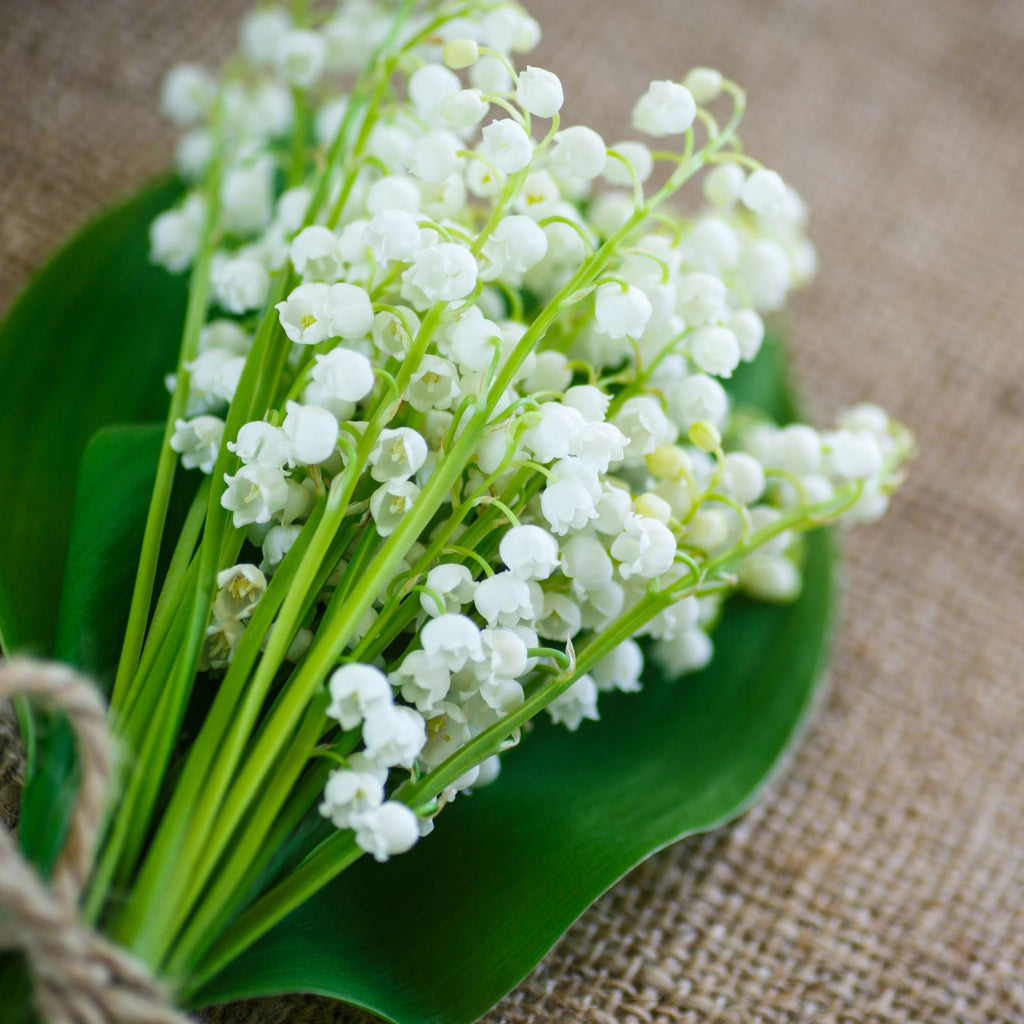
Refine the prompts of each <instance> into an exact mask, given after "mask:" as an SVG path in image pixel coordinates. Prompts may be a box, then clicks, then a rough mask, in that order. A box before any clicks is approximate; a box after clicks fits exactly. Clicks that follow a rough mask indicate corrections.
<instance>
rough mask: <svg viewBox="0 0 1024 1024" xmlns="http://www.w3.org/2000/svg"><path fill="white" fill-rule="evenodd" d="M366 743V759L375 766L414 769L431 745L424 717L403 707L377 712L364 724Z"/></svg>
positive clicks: (383, 708)
mask: <svg viewBox="0 0 1024 1024" xmlns="http://www.w3.org/2000/svg"><path fill="white" fill-rule="evenodd" d="M388 689H389V691H390V684H389V685H388ZM363 742H364V743H365V744H366V756H367V757H368V758H369V759H370V760H371V761H372V762H373V763H374V764H378V765H380V766H381V767H384V768H392V767H395V766H398V765H400V766H401V767H403V768H411V767H412V766H413V764H414V762H415V761H416V757H417V756H418V755H419V752H420V751H421V750H422V749H423V746H424V744H425V743H426V742H427V730H426V725H425V723H424V721H423V716H422V715H420V714H418V713H417V712H415V711H413V709H412V708H407V707H403V706H402V705H394V704H387V705H382V706H380V707H377V708H373V709H372V710H370V711H367V712H366V717H365V719H364V721H363Z"/></svg>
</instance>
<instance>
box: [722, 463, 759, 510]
mask: <svg viewBox="0 0 1024 1024" xmlns="http://www.w3.org/2000/svg"><path fill="white" fill-rule="evenodd" d="M764 484H765V479H764V468H763V467H762V466H761V463H760V462H758V461H757V459H755V458H754V457H753V455H748V454H747V453H746V452H729V453H728V454H727V455H726V456H725V458H724V459H723V460H722V486H723V487H724V488H725V490H726V492H727V493H728V494H729V496H730V497H732V498H735V500H736V501H738V502H739V503H740V504H741V505H753V504H754V503H755V502H757V501H758V499H759V498H760V497H761V495H762V494H764Z"/></svg>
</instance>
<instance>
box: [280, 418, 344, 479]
mask: <svg viewBox="0 0 1024 1024" xmlns="http://www.w3.org/2000/svg"><path fill="white" fill-rule="evenodd" d="M286 410H287V415H286V416H285V418H284V423H282V424H281V428H282V430H284V432H285V434H287V435H288V440H289V441H290V442H291V450H290V453H289V454H290V457H291V461H292V462H293V463H295V464H297V465H300V466H318V465H319V464H320V463H321V462H326V461H327V460H328V459H329V458H330V457H331V456H332V455H333V454H334V451H335V446H336V445H337V443H338V421H337V420H336V419H335V418H334V414H333V413H331V412H330V411H329V410H328V409H324V408H322V407H321V406H318V405H300V404H299V403H298V402H289V403H288V405H287V406H286Z"/></svg>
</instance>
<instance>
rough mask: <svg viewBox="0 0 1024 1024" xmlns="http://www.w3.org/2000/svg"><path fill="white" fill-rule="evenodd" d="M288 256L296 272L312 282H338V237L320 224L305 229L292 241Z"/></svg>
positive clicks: (339, 254)
mask: <svg viewBox="0 0 1024 1024" xmlns="http://www.w3.org/2000/svg"><path fill="white" fill-rule="evenodd" d="M288 255H289V257H290V259H291V261H292V266H293V267H295V272H296V273H297V274H300V275H301V276H303V277H305V278H308V279H309V280H311V281H336V280H337V279H338V277H339V276H340V275H341V262H342V261H341V252H340V251H339V249H338V236H337V235H336V234H335V233H334V232H333V231H331V230H330V229H329V228H325V227H321V226H320V225H319V224H313V225H311V226H310V227H308V228H303V229H302V230H301V231H300V232H299V233H298V234H297V235H296V236H295V237H294V238H293V239H292V244H291V246H290V248H289V250H288Z"/></svg>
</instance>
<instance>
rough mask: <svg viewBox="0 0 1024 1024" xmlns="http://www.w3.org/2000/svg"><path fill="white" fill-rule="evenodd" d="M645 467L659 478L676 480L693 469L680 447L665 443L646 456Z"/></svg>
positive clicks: (687, 456)
mask: <svg viewBox="0 0 1024 1024" xmlns="http://www.w3.org/2000/svg"><path fill="white" fill-rule="evenodd" d="M647 468H648V470H649V471H650V472H651V475H652V476H656V477H657V478H658V479H659V480H678V479H679V478H680V477H681V476H685V475H686V474H687V473H689V472H690V471H691V470H692V469H693V464H692V463H691V461H690V456H689V455H687V454H686V452H684V451H683V449H682V448H679V447H678V446H676V445H674V444H665V445H662V446H661V447H660V448H655V449H654V451H653V452H651V453H650V455H648V456H647Z"/></svg>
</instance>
